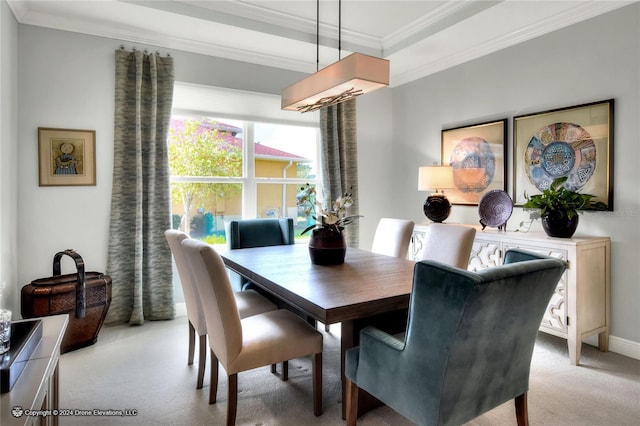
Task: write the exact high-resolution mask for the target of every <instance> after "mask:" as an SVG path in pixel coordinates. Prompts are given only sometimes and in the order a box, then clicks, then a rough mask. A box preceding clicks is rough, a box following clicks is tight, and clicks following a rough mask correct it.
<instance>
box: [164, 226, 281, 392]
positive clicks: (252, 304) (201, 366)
mask: <svg viewBox="0 0 640 426" xmlns="http://www.w3.org/2000/svg"><path fill="white" fill-rule="evenodd" d="M164 236H165V238H166V239H167V242H168V243H169V248H170V249H171V253H172V254H173V259H174V261H175V264H176V269H177V270H178V277H179V278H180V284H181V286H182V292H183V293H184V301H185V305H186V307H187V318H188V320H189V355H188V359H187V364H188V365H192V364H193V356H194V353H195V340H196V334H197V335H198V336H199V339H198V340H199V341H198V349H199V352H198V380H197V384H196V389H202V385H203V381H204V370H205V365H206V359H207V324H206V321H205V317H204V311H203V308H202V303H201V298H200V295H199V294H198V289H197V288H196V287H195V282H194V281H193V276H192V273H191V267H190V266H189V264H188V263H187V260H186V258H185V257H184V253H183V250H182V245H181V243H182V241H184V240H186V239H188V238H189V236H188V235H187V234H185V233H184V232H181V231H178V230H175V229H168V230H166V231H165V233H164ZM234 297H235V299H236V305H237V306H238V313H239V315H240V318H246V317H249V316H252V315H256V314H260V313H262V312H267V311H274V310H276V309H277V307H276V305H274V304H273V303H271V302H270V301H269V300H268V299H267V298H265V297H263V296H261V295H260V294H258V293H257V292H255V291H253V290H247V291H242V292H237V293H235V294H234ZM286 374H287V371H286V366H283V377H286Z"/></svg>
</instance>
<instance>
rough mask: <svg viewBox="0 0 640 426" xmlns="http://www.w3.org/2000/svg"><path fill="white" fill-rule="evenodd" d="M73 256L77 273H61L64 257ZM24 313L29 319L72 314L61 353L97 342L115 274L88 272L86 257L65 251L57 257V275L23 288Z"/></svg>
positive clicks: (22, 311) (54, 270)
mask: <svg viewBox="0 0 640 426" xmlns="http://www.w3.org/2000/svg"><path fill="white" fill-rule="evenodd" d="M65 255H66V256H70V257H71V258H72V259H73V260H74V262H75V264H76V269H77V271H76V273H74V274H66V275H61V274H60V260H61V258H62V256H65ZM21 304H22V306H21V313H22V317H23V318H25V319H28V318H35V317H43V316H49V315H58V314H69V325H68V326H67V331H66V332H65V335H64V338H63V340H62V345H61V347H60V352H62V353H65V352H70V351H73V350H76V349H79V348H83V347H85V346H89V345H92V344H94V343H95V342H96V341H97V340H98V333H99V332H100V328H102V324H103V323H104V319H105V317H106V316H107V311H108V310H109V305H110V304H111V277H110V276H109V275H105V274H103V273H102V272H85V270H84V261H83V259H82V257H81V256H80V255H79V254H78V253H76V252H75V251H74V250H71V249H69V250H64V251H61V252H58V253H56V255H55V256H54V257H53V276H52V277H47V278H40V279H37V280H34V281H32V282H31V283H29V284H27V285H25V286H24V287H22V292H21Z"/></svg>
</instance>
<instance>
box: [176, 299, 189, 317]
mask: <svg viewBox="0 0 640 426" xmlns="http://www.w3.org/2000/svg"><path fill="white" fill-rule="evenodd" d="M186 316H187V304H186V303H184V302H178V303H176V317H186Z"/></svg>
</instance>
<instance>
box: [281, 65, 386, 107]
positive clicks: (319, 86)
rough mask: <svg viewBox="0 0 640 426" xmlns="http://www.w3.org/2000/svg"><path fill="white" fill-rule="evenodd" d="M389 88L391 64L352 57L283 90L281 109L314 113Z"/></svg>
mask: <svg viewBox="0 0 640 426" xmlns="http://www.w3.org/2000/svg"><path fill="white" fill-rule="evenodd" d="M388 85H389V61H388V60H386V59H381V58H376V57H374V56H369V55H364V54H362V53H353V54H351V55H349V56H347V57H346V58H344V59H342V60H340V61H338V62H335V63H333V64H331V65H329V66H328V67H326V68H323V69H321V70H320V71H318V72H316V73H314V74H311V75H310V76H308V77H306V78H304V79H302V80H300V81H298V82H297V83H294V84H292V85H291V86H289V87H286V88H284V89H282V109H284V110H290V111H300V112H310V111H315V110H317V109H320V108H322V107H324V106H327V105H333V104H337V103H340V102H344V101H346V100H348V99H351V98H354V97H356V96H358V95H362V94H364V93H368V92H371V91H374V90H376V89H379V88H381V87H385V86H388Z"/></svg>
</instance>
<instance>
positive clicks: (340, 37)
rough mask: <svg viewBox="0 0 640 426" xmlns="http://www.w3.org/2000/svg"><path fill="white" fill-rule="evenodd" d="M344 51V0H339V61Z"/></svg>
mask: <svg viewBox="0 0 640 426" xmlns="http://www.w3.org/2000/svg"><path fill="white" fill-rule="evenodd" d="M341 53H342V0H338V61H339V60H340V58H341V56H342V55H341Z"/></svg>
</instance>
